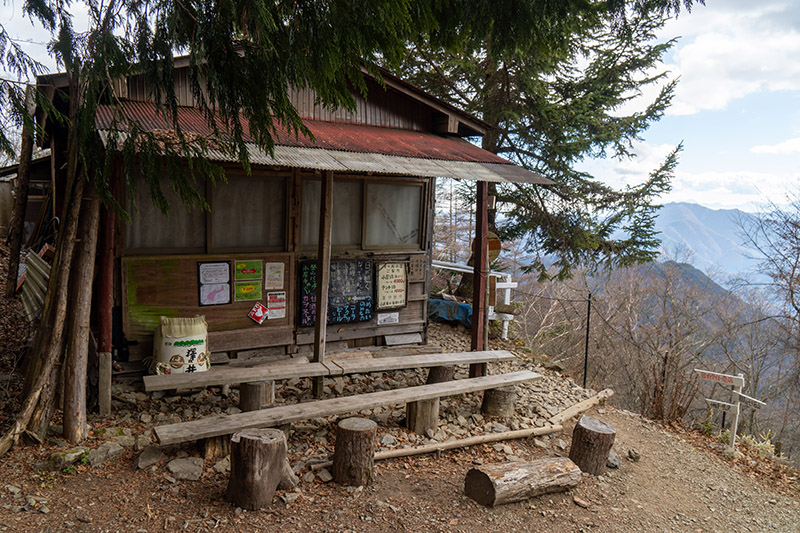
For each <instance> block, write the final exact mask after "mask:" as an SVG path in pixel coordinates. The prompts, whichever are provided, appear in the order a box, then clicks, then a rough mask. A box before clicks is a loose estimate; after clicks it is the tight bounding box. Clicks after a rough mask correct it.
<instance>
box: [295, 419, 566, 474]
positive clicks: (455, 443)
mask: <svg viewBox="0 0 800 533" xmlns="http://www.w3.org/2000/svg"><path fill="white" fill-rule="evenodd" d="M562 429H563V427H562V426H560V425H552V426H544V427H540V428H532V429H519V430H516V431H505V432H503V433H491V434H489V435H478V436H477V437H468V438H466V439H459V440H449V441H447V442H437V443H435V444H425V445H424V446H415V447H413V448H397V449H394V450H385V451H382V452H378V453H376V454H375V460H376V461H383V460H384V459H394V458H396V457H410V456H412V455H424V454H426V453H436V452H442V451H445V450H453V449H456V448H467V447H469V446H476V445H478V444H488V443H490V442H499V441H503V440H513V439H524V438H526V437H540V436H542V435H550V434H551V433H558V432H559V431H561V430H562ZM332 464H333V462H332V461H324V462H320V463H316V464H314V465H313V466H312V467H311V469H312V470H317V469H320V468H328V467H330V466H331V465H332Z"/></svg>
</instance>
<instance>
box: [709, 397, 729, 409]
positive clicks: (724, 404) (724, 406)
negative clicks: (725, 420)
mask: <svg viewBox="0 0 800 533" xmlns="http://www.w3.org/2000/svg"><path fill="white" fill-rule="evenodd" d="M706 401H707V402H708V403H711V404H714V405H716V406H717V408H718V409H719V410H720V411H725V412H730V411H732V410H733V409H734V408H735V407H736V404H735V403H728V402H721V401H719V400H712V399H711V398H706Z"/></svg>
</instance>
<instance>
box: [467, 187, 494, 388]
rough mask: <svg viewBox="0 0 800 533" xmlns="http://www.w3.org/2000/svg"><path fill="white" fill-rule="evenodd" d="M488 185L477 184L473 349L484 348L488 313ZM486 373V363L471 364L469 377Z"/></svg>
mask: <svg viewBox="0 0 800 533" xmlns="http://www.w3.org/2000/svg"><path fill="white" fill-rule="evenodd" d="M487 191H488V185H487V183H486V182H485V181H479V182H478V185H477V196H478V201H477V205H476V209H475V251H474V252H473V253H472V257H473V258H474V262H473V263H474V269H473V284H472V351H480V350H483V349H484V343H483V340H484V339H483V330H484V315H485V314H486V275H487V272H488V264H487V263H488V257H487V237H486V236H487V234H488V233H489V216H488V213H487V202H488V193H487ZM484 375H486V363H475V364H472V365H470V366H469V377H471V378H474V377H479V376H484Z"/></svg>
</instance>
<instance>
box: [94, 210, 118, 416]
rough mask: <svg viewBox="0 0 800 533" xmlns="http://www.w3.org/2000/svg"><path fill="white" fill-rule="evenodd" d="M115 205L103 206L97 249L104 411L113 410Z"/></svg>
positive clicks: (101, 401)
mask: <svg viewBox="0 0 800 533" xmlns="http://www.w3.org/2000/svg"><path fill="white" fill-rule="evenodd" d="M114 224H115V215H114V209H113V208H112V207H109V206H103V207H102V208H101V214H100V243H99V247H98V250H97V253H98V261H97V300H96V302H97V351H98V359H99V361H100V372H99V374H98V381H97V398H98V407H99V410H100V414H101V415H110V414H111V363H112V360H113V357H112V353H111V349H112V346H111V338H112V327H113V318H112V316H113V315H112V311H113V307H114Z"/></svg>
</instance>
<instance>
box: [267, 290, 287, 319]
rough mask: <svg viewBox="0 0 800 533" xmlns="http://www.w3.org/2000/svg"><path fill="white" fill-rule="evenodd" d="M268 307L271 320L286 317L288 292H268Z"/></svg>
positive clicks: (268, 316)
mask: <svg viewBox="0 0 800 533" xmlns="http://www.w3.org/2000/svg"><path fill="white" fill-rule="evenodd" d="M267 309H268V310H269V313H268V315H267V318H269V319H270V320H272V319H274V318H284V317H286V292H285V291H280V292H268V293H267Z"/></svg>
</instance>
